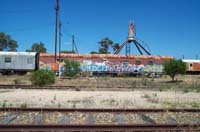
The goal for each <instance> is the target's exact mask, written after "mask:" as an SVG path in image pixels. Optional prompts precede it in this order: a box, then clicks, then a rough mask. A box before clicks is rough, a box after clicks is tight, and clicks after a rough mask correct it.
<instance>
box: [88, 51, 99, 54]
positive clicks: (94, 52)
mask: <svg viewBox="0 0 200 132" xmlns="http://www.w3.org/2000/svg"><path fill="white" fill-rule="evenodd" d="M90 54H99V52H96V51H91V52H90Z"/></svg>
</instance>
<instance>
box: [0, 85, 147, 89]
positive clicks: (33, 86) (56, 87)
mask: <svg viewBox="0 0 200 132" xmlns="http://www.w3.org/2000/svg"><path fill="white" fill-rule="evenodd" d="M75 88H91V86H83V85H82V86H74V85H65V86H63V85H61V86H35V85H7V84H5V85H4V84H3V85H1V84H0V89H58V90H64V89H75ZM96 88H113V87H109V86H97V87H96ZM115 88H128V89H130V88H132V87H122V86H116V87H115ZM137 88H145V87H137Z"/></svg>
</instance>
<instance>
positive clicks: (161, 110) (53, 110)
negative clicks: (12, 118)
mask: <svg viewBox="0 0 200 132" xmlns="http://www.w3.org/2000/svg"><path fill="white" fill-rule="evenodd" d="M0 111H16V112H17V111H20V112H22V111H24V112H41V111H42V112H98V113H99V112H111V113H116V112H123V113H148V112H193V113H194V112H200V109H102V108H101V109H98V108H93V109H92V108H90V109H87V108H14V107H6V108H0Z"/></svg>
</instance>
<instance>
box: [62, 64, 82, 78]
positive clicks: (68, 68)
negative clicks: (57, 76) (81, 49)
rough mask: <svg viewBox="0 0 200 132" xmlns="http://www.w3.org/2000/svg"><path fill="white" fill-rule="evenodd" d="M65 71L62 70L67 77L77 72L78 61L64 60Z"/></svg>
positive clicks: (78, 70) (78, 71) (78, 68)
mask: <svg viewBox="0 0 200 132" xmlns="http://www.w3.org/2000/svg"><path fill="white" fill-rule="evenodd" d="M64 63H65V72H64V76H69V77H73V76H75V75H77V74H79V73H80V71H81V70H80V63H79V62H77V61H73V60H72V61H70V60H65V61H64Z"/></svg>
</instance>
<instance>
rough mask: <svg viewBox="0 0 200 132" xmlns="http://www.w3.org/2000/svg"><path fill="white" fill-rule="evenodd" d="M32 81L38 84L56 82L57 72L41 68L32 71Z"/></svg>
mask: <svg viewBox="0 0 200 132" xmlns="http://www.w3.org/2000/svg"><path fill="white" fill-rule="evenodd" d="M31 82H32V83H33V84H34V85H38V86H44V85H48V84H52V83H54V82H55V74H54V73H53V72H51V71H47V70H44V69H40V70H37V71H35V72H33V73H32V75H31Z"/></svg>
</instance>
